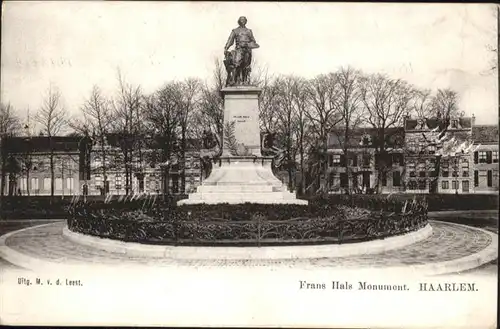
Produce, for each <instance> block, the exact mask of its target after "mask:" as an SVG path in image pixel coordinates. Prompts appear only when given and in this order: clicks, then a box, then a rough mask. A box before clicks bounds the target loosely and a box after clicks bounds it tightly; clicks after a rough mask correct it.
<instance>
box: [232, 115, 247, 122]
mask: <svg viewBox="0 0 500 329" xmlns="http://www.w3.org/2000/svg"><path fill="white" fill-rule="evenodd" d="M248 119H250V116H249V115H233V120H234V121H236V122H247V120H248Z"/></svg>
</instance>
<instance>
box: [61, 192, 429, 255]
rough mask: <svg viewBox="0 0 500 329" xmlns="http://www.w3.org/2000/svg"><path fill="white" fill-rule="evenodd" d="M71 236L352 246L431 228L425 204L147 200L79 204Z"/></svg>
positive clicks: (193, 242) (154, 241)
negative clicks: (178, 203) (163, 202)
mask: <svg viewBox="0 0 500 329" xmlns="http://www.w3.org/2000/svg"><path fill="white" fill-rule="evenodd" d="M69 212H70V217H69V218H68V227H69V229H70V230H71V231H73V232H77V233H83V234H88V235H93V236H98V237H103V238H110V239H116V240H122V241H127V242H138V243H146V244H170V245H192V246H194V245H207V246H215V245H239V246H247V245H253V246H255V245H257V246H260V245H291V244H319V243H351V242H361V241H369V240H374V239H381V238H386V237H390V236H395V235H400V234H405V233H408V232H411V231H416V230H418V229H420V228H423V227H424V226H425V225H426V224H427V206H426V203H425V201H417V200H413V201H406V202H400V203H394V202H391V203H390V204H389V203H379V204H378V205H376V206H373V205H372V206H371V209H368V208H361V207H359V206H357V205H356V201H355V200H351V202H343V203H342V204H332V203H331V202H329V200H327V199H317V200H311V201H310V202H309V205H307V206H301V205H263V204H251V203H246V204H218V205H205V204H202V205H184V206H175V205H171V206H162V205H160V204H150V203H148V202H147V200H135V201H128V202H120V201H111V202H107V203H103V202H100V203H99V202H78V203H75V204H73V205H71V206H70V207H69Z"/></svg>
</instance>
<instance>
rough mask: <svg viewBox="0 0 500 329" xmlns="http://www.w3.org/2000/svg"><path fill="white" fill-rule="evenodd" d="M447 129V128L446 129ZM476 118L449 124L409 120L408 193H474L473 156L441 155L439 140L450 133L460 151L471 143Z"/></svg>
mask: <svg viewBox="0 0 500 329" xmlns="http://www.w3.org/2000/svg"><path fill="white" fill-rule="evenodd" d="M445 125H447V126H445ZM472 125H473V118H455V119H452V120H449V122H446V121H444V120H439V119H436V118H425V119H423V118H421V119H410V118H406V120H405V123H404V128H405V146H406V152H405V181H406V184H405V185H406V192H407V193H471V188H472V170H473V168H472V162H471V158H470V154H471V152H464V153H461V152H459V153H456V154H455V153H454V152H453V154H444V155H443V154H442V153H443V152H442V150H440V147H441V145H440V143H439V142H436V137H437V136H438V134H439V132H440V131H443V130H446V131H447V134H448V135H447V136H448V137H447V138H449V139H450V140H451V139H453V141H454V143H455V144H456V145H457V147H456V148H457V149H458V147H459V146H460V145H464V143H471V142H472V138H473V136H472Z"/></svg>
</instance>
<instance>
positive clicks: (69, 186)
mask: <svg viewBox="0 0 500 329" xmlns="http://www.w3.org/2000/svg"><path fill="white" fill-rule="evenodd" d="M73 181H74V179H73V178H72V177H70V178H66V188H67V189H68V190H73V188H74V183H73Z"/></svg>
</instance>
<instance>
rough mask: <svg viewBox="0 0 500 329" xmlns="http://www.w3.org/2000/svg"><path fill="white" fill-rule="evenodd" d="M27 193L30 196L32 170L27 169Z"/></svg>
mask: <svg viewBox="0 0 500 329" xmlns="http://www.w3.org/2000/svg"><path fill="white" fill-rule="evenodd" d="M26 194H27V195H28V196H30V170H29V169H26Z"/></svg>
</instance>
